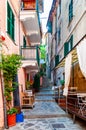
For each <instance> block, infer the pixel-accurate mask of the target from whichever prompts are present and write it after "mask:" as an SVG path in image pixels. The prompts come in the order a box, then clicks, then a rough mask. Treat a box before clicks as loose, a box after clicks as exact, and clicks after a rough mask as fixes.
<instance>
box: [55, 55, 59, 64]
mask: <svg viewBox="0 0 86 130" xmlns="http://www.w3.org/2000/svg"><path fill="white" fill-rule="evenodd" d="M58 63H59V55H56V56H55V66H57V65H58Z"/></svg>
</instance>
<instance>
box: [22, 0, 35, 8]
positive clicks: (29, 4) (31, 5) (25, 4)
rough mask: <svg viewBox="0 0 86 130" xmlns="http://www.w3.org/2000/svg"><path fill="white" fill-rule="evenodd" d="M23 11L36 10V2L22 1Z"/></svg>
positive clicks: (31, 0)
mask: <svg viewBox="0 0 86 130" xmlns="http://www.w3.org/2000/svg"><path fill="white" fill-rule="evenodd" d="M21 9H23V10H32V9H36V0H21Z"/></svg>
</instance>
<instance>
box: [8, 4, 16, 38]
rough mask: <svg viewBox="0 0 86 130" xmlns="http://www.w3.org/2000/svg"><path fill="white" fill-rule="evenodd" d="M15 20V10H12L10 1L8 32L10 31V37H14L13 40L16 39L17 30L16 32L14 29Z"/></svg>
mask: <svg viewBox="0 0 86 130" xmlns="http://www.w3.org/2000/svg"><path fill="white" fill-rule="evenodd" d="M14 21H15V20H14V14H13V11H12V9H11V7H10V5H9V3H8V2H7V32H8V34H9V35H10V37H11V38H12V39H13V40H15V39H14V37H15V36H14V34H15V32H14V30H15V25H14V23H15V22H14Z"/></svg>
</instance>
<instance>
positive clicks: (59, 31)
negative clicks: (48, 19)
mask: <svg viewBox="0 0 86 130" xmlns="http://www.w3.org/2000/svg"><path fill="white" fill-rule="evenodd" d="M60 41H61V27H59V29H58V44H60Z"/></svg>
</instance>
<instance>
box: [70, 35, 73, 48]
mask: <svg viewBox="0 0 86 130" xmlns="http://www.w3.org/2000/svg"><path fill="white" fill-rule="evenodd" d="M70 46H71V49H72V48H73V35H72V36H71V38H70Z"/></svg>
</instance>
